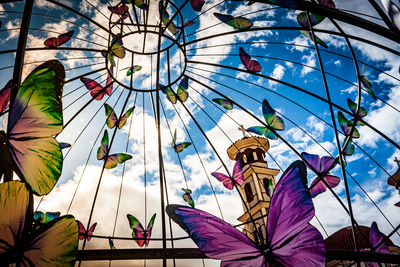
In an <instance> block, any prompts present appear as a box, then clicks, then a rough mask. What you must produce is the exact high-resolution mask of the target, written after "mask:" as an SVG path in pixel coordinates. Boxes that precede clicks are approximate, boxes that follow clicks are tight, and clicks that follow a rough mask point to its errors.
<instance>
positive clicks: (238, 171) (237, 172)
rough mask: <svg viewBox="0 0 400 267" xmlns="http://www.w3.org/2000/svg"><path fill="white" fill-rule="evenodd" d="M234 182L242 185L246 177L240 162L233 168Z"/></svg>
mask: <svg viewBox="0 0 400 267" xmlns="http://www.w3.org/2000/svg"><path fill="white" fill-rule="evenodd" d="M232 173H233V174H232V176H233V180H234V181H235V183H237V184H239V185H242V184H243V182H244V177H243V173H242V166H240V161H236V163H235V165H234V166H233V172H232Z"/></svg>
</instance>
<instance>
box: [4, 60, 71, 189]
mask: <svg viewBox="0 0 400 267" xmlns="http://www.w3.org/2000/svg"><path fill="white" fill-rule="evenodd" d="M64 80H65V71H64V67H63V65H62V64H61V63H60V62H59V61H57V60H50V61H47V62H45V63H43V64H42V65H40V66H38V67H37V68H35V69H34V70H33V71H32V72H31V73H30V74H29V75H28V76H27V77H26V79H25V81H24V82H23V83H22V85H21V86H20V88H19V89H18V93H17V95H16V98H15V101H14V104H13V105H12V107H10V112H9V117H8V125H7V133H5V132H4V131H0V161H1V164H0V177H1V176H2V175H3V174H4V181H10V180H12V171H14V172H15V173H16V174H17V175H18V176H19V178H21V180H23V181H24V182H27V183H28V184H29V186H30V188H31V189H32V191H33V193H34V194H36V195H46V194H48V193H49V192H50V191H51V190H52V189H53V187H54V186H55V184H56V182H57V180H58V178H59V177H60V175H61V169H62V153H61V149H60V145H59V144H58V142H57V141H56V140H55V139H54V137H53V136H54V135H56V134H58V133H60V132H61V130H62V128H63V115H62V102H61V95H62V88H63V85H64Z"/></svg>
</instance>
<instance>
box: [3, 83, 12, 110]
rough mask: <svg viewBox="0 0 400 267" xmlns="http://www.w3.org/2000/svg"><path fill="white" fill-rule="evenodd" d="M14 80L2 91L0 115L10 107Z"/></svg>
mask: <svg viewBox="0 0 400 267" xmlns="http://www.w3.org/2000/svg"><path fill="white" fill-rule="evenodd" d="M12 84H13V83H12V80H9V81H8V82H7V84H6V85H5V86H4V87H3V89H1V91H0V115H1V113H3V112H4V111H5V110H6V109H7V108H8V106H9V105H10V95H11V90H12Z"/></svg>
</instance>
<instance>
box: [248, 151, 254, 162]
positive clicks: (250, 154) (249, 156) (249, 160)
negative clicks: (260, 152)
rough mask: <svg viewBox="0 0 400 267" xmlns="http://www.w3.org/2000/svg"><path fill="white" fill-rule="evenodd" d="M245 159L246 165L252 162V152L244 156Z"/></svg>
mask: <svg viewBox="0 0 400 267" xmlns="http://www.w3.org/2000/svg"><path fill="white" fill-rule="evenodd" d="M246 157H247V162H248V163H251V162H254V156H253V151H250V153H248V154H246Z"/></svg>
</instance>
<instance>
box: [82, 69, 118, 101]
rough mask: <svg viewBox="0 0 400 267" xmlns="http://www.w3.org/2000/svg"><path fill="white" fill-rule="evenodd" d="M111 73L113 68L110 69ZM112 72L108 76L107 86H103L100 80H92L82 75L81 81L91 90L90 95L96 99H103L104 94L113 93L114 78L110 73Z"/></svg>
mask: <svg viewBox="0 0 400 267" xmlns="http://www.w3.org/2000/svg"><path fill="white" fill-rule="evenodd" d="M110 73H111V74H112V73H113V71H112V68H111V69H110ZM110 73H109V74H108V76H107V81H106V88H104V87H103V86H101V85H100V84H99V83H98V82H96V81H95V80H92V79H90V78H85V77H81V81H82V82H83V84H84V85H85V86H86V88H87V89H88V90H89V91H90V95H91V96H92V97H93V98H94V99H96V100H102V99H103V97H104V94H107V95H109V96H110V95H111V93H112V85H113V79H112V77H111V75H110Z"/></svg>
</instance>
